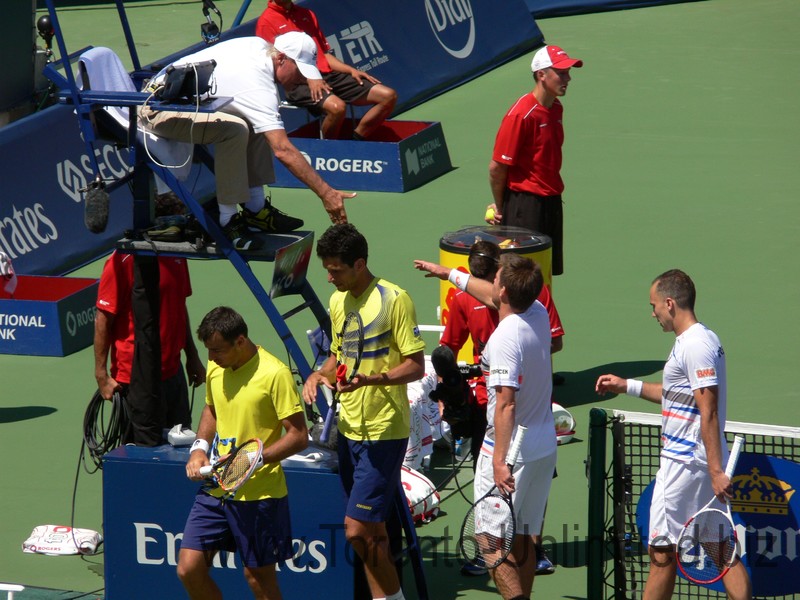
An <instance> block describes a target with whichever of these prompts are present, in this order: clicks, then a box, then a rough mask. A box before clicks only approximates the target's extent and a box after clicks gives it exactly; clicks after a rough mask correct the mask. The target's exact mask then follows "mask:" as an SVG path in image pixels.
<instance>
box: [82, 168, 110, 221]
mask: <svg viewBox="0 0 800 600" xmlns="http://www.w3.org/2000/svg"><path fill="white" fill-rule="evenodd" d="M81 191H84V192H86V195H85V196H84V199H85V202H84V205H83V222H84V224H85V225H86V228H87V229H88V230H89V231H91V232H92V233H103V232H104V231H105V230H106V226H107V225H108V192H106V184H105V183H104V182H103V180H102V179H100V176H98V177H97V179H95V180H94V181H92V182H91V183H90V184H89V185H87V186H86V188H85V189H83V190H81Z"/></svg>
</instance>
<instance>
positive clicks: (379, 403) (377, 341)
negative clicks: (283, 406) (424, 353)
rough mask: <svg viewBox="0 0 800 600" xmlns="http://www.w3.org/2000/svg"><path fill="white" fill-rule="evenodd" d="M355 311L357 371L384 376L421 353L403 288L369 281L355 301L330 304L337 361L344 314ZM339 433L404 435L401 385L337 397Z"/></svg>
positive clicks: (336, 297) (344, 295) (338, 297)
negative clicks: (359, 337)
mask: <svg viewBox="0 0 800 600" xmlns="http://www.w3.org/2000/svg"><path fill="white" fill-rule="evenodd" d="M351 311H357V312H358V313H359V314H360V315H361V320H362V322H363V324H364V352H363V355H362V358H361V365H360V366H359V368H358V372H359V373H362V374H364V375H374V374H377V373H385V372H387V371H389V370H390V369H393V368H394V367H396V366H397V365H399V364H400V363H401V362H402V361H403V357H404V356H410V355H412V354H415V353H416V352H419V351H420V350H424V349H425V342H424V341H423V340H422V337H421V336H420V333H419V326H418V325H417V315H416V311H415V309H414V304H413V302H412V301H411V298H410V297H409V295H408V294H407V293H406V291H405V290H403V289H401V288H399V287H398V286H396V285H394V284H393V283H390V282H388V281H386V280H384V279H379V278H377V277H376V278H374V279H373V280H372V282H371V283H370V285H369V287H368V288H367V289H366V290H365V291H364V293H362V294H361V295H360V296H359V297H358V298H356V297H354V296H353V295H352V294H351V293H349V292H334V294H333V295H332V296H331V301H330V312H331V329H332V332H333V340H332V342H331V353H333V354H334V355H336V356H337V357H338V353H339V348H340V344H341V331H342V326H343V325H344V319H345V315H347V313H349V312H351ZM339 403H340V405H341V408H340V412H339V431H341V433H342V435H344V436H345V437H347V438H349V439H352V440H371V441H375V440H397V439H402V438H407V437H408V432H409V421H410V414H409V407H408V395H407V393H406V386H405V385H384V386H375V385H370V386H364V387H361V388H359V389H357V390H355V391H353V392H348V393H345V394H340V396H339Z"/></svg>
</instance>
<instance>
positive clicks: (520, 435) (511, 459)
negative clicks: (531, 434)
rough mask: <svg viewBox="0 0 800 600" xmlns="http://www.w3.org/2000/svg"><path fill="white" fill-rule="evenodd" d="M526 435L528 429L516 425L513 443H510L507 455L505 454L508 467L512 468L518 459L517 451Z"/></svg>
mask: <svg viewBox="0 0 800 600" xmlns="http://www.w3.org/2000/svg"><path fill="white" fill-rule="evenodd" d="M526 433H528V428H527V427H525V425H517V435H516V436H514V441H513V442H511V447H510V448H509V449H508V454H506V464H507V465H508V466H509V467H512V468H513V467H514V465H515V464H516V462H517V458H519V450H520V448H522V440H523V439H524V438H525V434H526Z"/></svg>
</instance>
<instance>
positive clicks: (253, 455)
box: [219, 442, 258, 489]
mask: <svg viewBox="0 0 800 600" xmlns="http://www.w3.org/2000/svg"><path fill="white" fill-rule="evenodd" d="M257 460H258V443H257V442H247V443H245V444H244V445H243V446H242V447H241V448H239V449H238V450H237V451H236V454H234V455H233V456H231V457H230V458H229V459H228V460H227V461H226V462H225V468H224V469H223V471H222V474H221V475H220V478H219V485H220V487H221V488H222V489H231V488H234V487H236V486H237V485H238V484H239V483H241V482H242V481H243V480H244V479H246V478H247V477H248V476H249V475H250V471H251V467H252V465H253V464H254V463H255V462H256V461H257Z"/></svg>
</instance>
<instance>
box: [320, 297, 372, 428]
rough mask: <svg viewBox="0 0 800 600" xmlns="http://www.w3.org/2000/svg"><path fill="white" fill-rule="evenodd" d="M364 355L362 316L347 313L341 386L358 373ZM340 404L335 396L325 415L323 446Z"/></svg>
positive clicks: (339, 372) (340, 365) (339, 375)
mask: <svg viewBox="0 0 800 600" xmlns="http://www.w3.org/2000/svg"><path fill="white" fill-rule="evenodd" d="M363 353H364V323H363V322H362V321H361V315H360V314H358V312H356V311H351V312H349V313H347V316H346V317H345V318H344V325H343V326H342V334H341V340H340V342H339V361H338V366H337V367H336V382H337V383H341V384H346V383H350V382H351V381H353V378H354V377H355V376H356V373H358V367H359V366H360V365H361V355H362V354H363ZM337 404H338V394H334V395H333V400H332V401H331V406H330V408H329V409H328V414H327V415H325V424H324V425H323V426H322V433H321V434H320V436H319V439H320V441H321V442H322V443H323V444H326V443H328V438H329V437H330V435H331V429H332V428H333V422H334V416H335V414H336V405H337Z"/></svg>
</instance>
